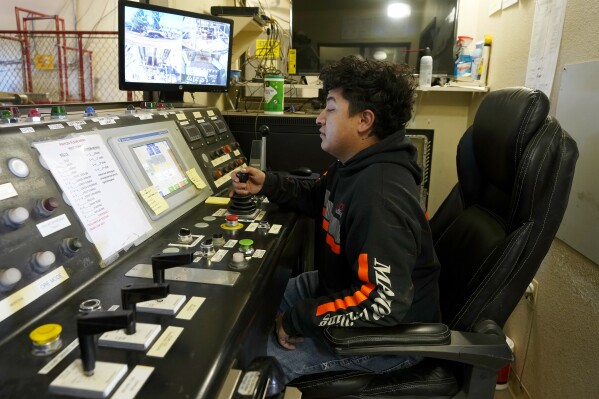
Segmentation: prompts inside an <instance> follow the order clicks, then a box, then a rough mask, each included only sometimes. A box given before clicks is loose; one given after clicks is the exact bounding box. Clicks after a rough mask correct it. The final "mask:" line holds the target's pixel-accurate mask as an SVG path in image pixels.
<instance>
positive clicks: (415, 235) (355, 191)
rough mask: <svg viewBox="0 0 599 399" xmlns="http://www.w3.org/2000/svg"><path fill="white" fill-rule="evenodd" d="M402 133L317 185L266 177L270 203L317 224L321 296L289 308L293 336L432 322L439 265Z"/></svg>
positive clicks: (412, 156) (417, 173)
mask: <svg viewBox="0 0 599 399" xmlns="http://www.w3.org/2000/svg"><path fill="white" fill-rule="evenodd" d="M416 155H417V153H416V148H415V147H414V145H413V144H412V142H411V141H410V139H409V138H406V137H405V131H399V132H396V133H394V134H392V135H390V136H388V137H386V138H385V139H383V140H380V141H378V142H377V143H375V144H373V145H372V146H370V147H368V148H366V149H364V150H362V151H361V152H359V153H358V154H356V155H355V156H354V157H353V158H351V159H350V160H349V161H348V162H346V163H345V164H342V163H341V162H336V163H335V164H333V165H332V166H331V167H330V168H329V169H328V171H327V172H326V174H325V175H324V176H323V177H322V178H320V179H319V180H317V181H311V182H307V181H301V180H297V179H294V178H289V177H284V176H281V175H277V174H272V173H267V175H266V180H265V182H264V186H263V189H262V192H261V193H260V194H265V195H266V196H267V197H268V199H269V200H270V201H271V202H274V203H276V204H278V205H280V206H281V207H284V208H288V209H293V210H296V211H299V212H302V213H305V214H307V215H310V216H313V217H316V218H318V219H319V220H321V225H322V230H321V240H317V243H316V250H315V252H316V258H317V262H316V263H317V264H316V268H317V269H318V271H319V282H320V289H321V293H320V294H321V296H319V297H317V298H311V299H306V300H303V301H301V302H299V303H297V304H296V305H295V306H294V307H293V308H292V309H290V310H289V311H287V312H286V313H285V315H284V317H283V328H284V329H285V332H287V333H288V334H290V335H297V334H300V335H304V336H315V335H318V334H319V333H320V331H321V329H322V328H323V327H325V326H332V325H335V326H341V327H343V326H347V327H349V326H355V327H369V326H392V325H395V324H397V323H400V322H437V321H439V320H440V313H439V289H438V285H437V279H438V275H439V268H440V265H439V262H438V260H437V257H436V255H435V251H434V248H433V243H432V237H431V231H430V227H429V225H428V222H427V220H426V217H425V214H424V211H423V210H422V208H421V206H420V203H419V189H420V188H419V184H420V182H421V181H422V171H421V168H420V167H419V166H418V164H417V163H416Z"/></svg>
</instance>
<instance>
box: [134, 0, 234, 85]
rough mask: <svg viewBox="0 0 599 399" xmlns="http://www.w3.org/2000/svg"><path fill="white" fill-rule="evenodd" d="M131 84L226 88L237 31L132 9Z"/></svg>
mask: <svg viewBox="0 0 599 399" xmlns="http://www.w3.org/2000/svg"><path fill="white" fill-rule="evenodd" d="M124 11H125V12H124V14H125V15H124V18H125V24H124V27H125V35H124V45H125V60H124V61H125V81H126V82H133V83H165V84H192V85H215V86H223V85H226V83H227V68H228V65H229V40H230V30H231V25H230V24H228V23H225V22H220V21H212V20H209V19H202V18H194V17H189V16H184V15H176V14H171V13H167V12H161V11H154V10H147V9H141V8H136V7H129V6H126V7H125V8H124Z"/></svg>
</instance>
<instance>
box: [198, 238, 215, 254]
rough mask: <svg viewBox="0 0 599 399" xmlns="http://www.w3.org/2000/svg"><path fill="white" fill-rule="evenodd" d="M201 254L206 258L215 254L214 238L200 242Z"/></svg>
mask: <svg viewBox="0 0 599 399" xmlns="http://www.w3.org/2000/svg"><path fill="white" fill-rule="evenodd" d="M200 256H202V257H204V258H211V257H212V256H214V243H213V242H212V238H208V239H206V240H204V241H202V243H201V244H200Z"/></svg>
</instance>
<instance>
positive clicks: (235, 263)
mask: <svg viewBox="0 0 599 399" xmlns="http://www.w3.org/2000/svg"><path fill="white" fill-rule="evenodd" d="M2 116H3V119H2V120H0V139H1V140H2V143H3V146H2V147H0V162H1V163H0V243H1V246H0V349H1V350H2V352H3V356H2V358H3V360H2V361H1V362H0V397H99V398H105V397H118V398H134V397H139V398H142V397H143V398H154V397H156V398H158V397H161V398H162V397H175V396H186V397H188V396H189V397H203V398H213V397H217V396H218V395H219V394H222V392H223V389H225V388H224V386H226V385H227V384H225V380H226V379H227V374H228V373H229V372H230V370H231V369H232V368H233V367H234V366H236V367H243V366H244V365H247V364H249V362H250V361H251V360H252V359H253V358H254V357H256V356H260V355H264V353H265V347H266V335H267V333H268V328H269V326H270V324H271V323H272V320H274V315H275V313H276V308H277V305H278V299H277V298H279V297H280V295H281V294H282V291H283V289H284V286H285V283H286V280H287V278H288V277H289V273H290V268H289V267H285V266H286V265H288V266H292V264H293V263H294V262H295V260H294V256H295V252H294V251H295V249H294V248H292V247H293V246H292V245H290V244H289V243H290V242H292V241H294V239H293V237H294V236H295V235H296V234H297V235H299V234H300V233H298V232H297V231H296V229H295V227H294V226H295V221H296V216H295V215H294V214H291V213H287V212H282V211H280V210H278V209H277V208H276V207H275V206H274V205H272V204H269V203H268V202H262V201H261V200H260V199H257V198H252V197H249V198H247V197H243V198H240V197H238V196H235V197H234V198H233V201H231V204H227V203H226V202H227V201H226V200H224V199H223V198H220V200H222V201H216V202H217V203H216V204H212V203H213V201H208V202H210V204H208V203H207V201H206V200H207V199H209V198H211V199H218V198H215V196H216V195H218V194H222V193H228V191H229V190H230V175H231V173H235V172H236V171H237V173H239V169H240V168H241V167H242V166H244V165H245V164H246V162H247V159H246V158H245V156H244V154H243V153H242V151H241V149H240V147H239V144H238V143H237V141H236V140H235V138H234V137H233V135H232V134H231V132H230V131H229V129H228V126H227V124H226V123H225V122H224V121H223V119H222V116H221V114H220V112H219V110H218V109H215V108H183V109H176V110H175V109H152V110H147V109H134V108H130V109H127V110H122V111H119V110H110V111H105V112H95V111H94V110H93V109H86V112H85V114H84V115H68V114H66V112H65V110H64V107H58V109H56V110H54V109H53V110H52V112H51V113H50V117H47V118H43V117H42V116H41V115H40V114H39V112H38V113H35V112H29V113H28V115H27V116H26V117H25V116H21V115H15V114H14V113H11V115H8V114H3V115H2ZM218 202H222V203H220V204H219V203H218ZM240 209H241V210H240ZM297 241H298V242H299V241H300V240H299V238H298V239H297ZM7 359H10V361H7ZM234 386H235V384H233V388H231V389H232V391H233V390H234ZM225 397H226V396H225Z"/></svg>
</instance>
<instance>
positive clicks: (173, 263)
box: [152, 253, 193, 284]
mask: <svg viewBox="0 0 599 399" xmlns="http://www.w3.org/2000/svg"><path fill="white" fill-rule="evenodd" d="M191 262H193V253H184V254H157V255H154V256H152V277H153V280H154V282H155V283H158V284H160V283H164V270H165V269H170V268H171V267H177V266H183V265H188V264H190V263H191Z"/></svg>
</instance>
